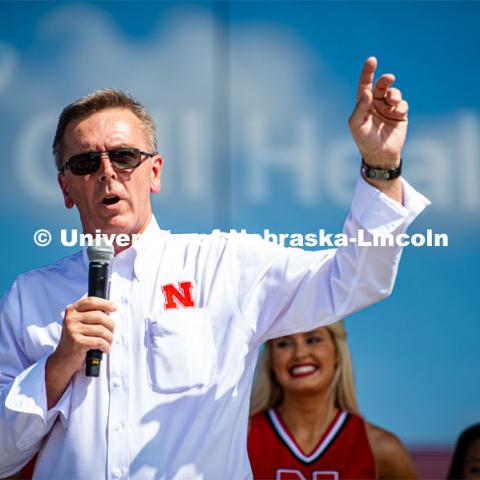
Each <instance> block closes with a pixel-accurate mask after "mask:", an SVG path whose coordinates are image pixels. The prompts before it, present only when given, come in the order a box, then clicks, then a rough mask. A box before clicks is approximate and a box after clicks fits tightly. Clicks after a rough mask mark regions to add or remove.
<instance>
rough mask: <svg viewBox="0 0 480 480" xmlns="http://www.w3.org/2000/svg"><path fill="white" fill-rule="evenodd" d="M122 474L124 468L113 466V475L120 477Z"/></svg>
mask: <svg viewBox="0 0 480 480" xmlns="http://www.w3.org/2000/svg"><path fill="white" fill-rule="evenodd" d="M121 476H122V470H120V468H112V477H113V478H120V477H121Z"/></svg>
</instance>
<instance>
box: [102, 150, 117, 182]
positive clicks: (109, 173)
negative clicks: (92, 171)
mask: <svg viewBox="0 0 480 480" xmlns="http://www.w3.org/2000/svg"><path fill="white" fill-rule="evenodd" d="M98 174H99V177H100V180H101V181H105V180H108V179H110V178H113V179H115V178H117V172H116V171H115V170H114V168H113V165H112V162H111V161H110V158H109V156H108V153H102V156H101V157H100V167H99V169H98Z"/></svg>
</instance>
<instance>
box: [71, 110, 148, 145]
mask: <svg viewBox="0 0 480 480" xmlns="http://www.w3.org/2000/svg"><path fill="white" fill-rule="evenodd" d="M143 140H144V134H143V129H142V124H141V121H140V119H139V118H138V117H137V116H136V115H135V114H134V113H133V112H131V111H130V110H128V109H124V108H111V109H105V110H101V111H99V112H95V113H93V114H91V115H89V116H87V117H82V118H80V119H75V120H72V121H71V122H70V123H69V124H68V126H67V128H66V129H65V136H64V141H65V146H66V147H67V148H69V147H71V148H78V147H92V148H93V147H95V145H100V144H101V145H103V144H104V143H107V144H115V146H121V145H122V144H123V145H127V144H129V145H130V144H131V142H135V143H138V142H142V141H143ZM101 148H105V147H104V146H102V147H101Z"/></svg>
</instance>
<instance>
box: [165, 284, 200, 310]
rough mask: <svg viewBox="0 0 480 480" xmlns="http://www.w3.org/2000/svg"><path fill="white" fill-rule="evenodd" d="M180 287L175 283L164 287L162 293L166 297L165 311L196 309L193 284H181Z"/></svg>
mask: <svg viewBox="0 0 480 480" xmlns="http://www.w3.org/2000/svg"><path fill="white" fill-rule="evenodd" d="M178 287H179V288H177V287H175V285H173V283H167V285H162V292H163V295H164V297H165V304H164V305H165V310H167V309H169V308H178V307H180V306H182V307H194V306H195V301H194V299H193V297H192V289H193V285H192V282H179V283H178Z"/></svg>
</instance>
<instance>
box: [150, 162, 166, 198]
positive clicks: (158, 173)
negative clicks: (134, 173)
mask: <svg viewBox="0 0 480 480" xmlns="http://www.w3.org/2000/svg"><path fill="white" fill-rule="evenodd" d="M162 168H163V158H162V157H161V156H160V155H158V154H157V155H155V157H153V163H152V167H151V170H150V193H159V192H160V190H161V189H162V184H161V181H160V180H161V178H162Z"/></svg>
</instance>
